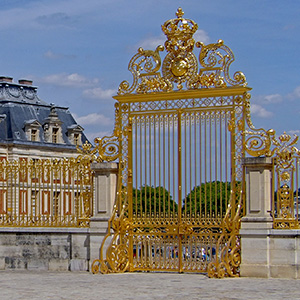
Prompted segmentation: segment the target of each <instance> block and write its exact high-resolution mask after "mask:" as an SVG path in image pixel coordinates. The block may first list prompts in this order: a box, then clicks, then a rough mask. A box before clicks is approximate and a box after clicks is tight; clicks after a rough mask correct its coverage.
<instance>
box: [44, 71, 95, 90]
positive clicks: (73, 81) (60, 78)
mask: <svg viewBox="0 0 300 300" xmlns="http://www.w3.org/2000/svg"><path fill="white" fill-rule="evenodd" d="M42 81H43V82H45V83H48V84H53V85H58V86H66V87H78V88H81V87H88V86H94V85H95V84H97V83H98V82H99V80H98V79H97V78H94V79H88V78H86V77H84V76H82V75H79V74H78V73H72V74H66V73H60V74H52V75H49V76H46V77H44V78H43V79H42Z"/></svg>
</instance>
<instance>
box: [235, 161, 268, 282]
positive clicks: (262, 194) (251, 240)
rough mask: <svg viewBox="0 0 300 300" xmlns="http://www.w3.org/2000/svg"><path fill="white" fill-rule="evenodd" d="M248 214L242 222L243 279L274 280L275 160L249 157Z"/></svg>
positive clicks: (247, 173)
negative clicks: (271, 245)
mask: <svg viewBox="0 0 300 300" xmlns="http://www.w3.org/2000/svg"><path fill="white" fill-rule="evenodd" d="M244 165H245V167H246V215H245V217H243V218H242V223H241V230H240V235H241V256H242V257H241V267H240V271H241V276H247V277H270V261H269V238H270V232H271V229H272V226H273V219H272V217H271V215H270V212H271V193H272V187H271V183H272V159H271V158H270V157H253V158H252V157H249V158H245V160H244Z"/></svg>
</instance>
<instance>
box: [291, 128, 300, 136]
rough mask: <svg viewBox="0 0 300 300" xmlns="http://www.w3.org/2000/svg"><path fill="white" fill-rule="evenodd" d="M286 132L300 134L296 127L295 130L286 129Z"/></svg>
mask: <svg viewBox="0 0 300 300" xmlns="http://www.w3.org/2000/svg"><path fill="white" fill-rule="evenodd" d="M288 134H293V135H294V134H296V135H299V134H300V130H298V129H296V130H289V131H288Z"/></svg>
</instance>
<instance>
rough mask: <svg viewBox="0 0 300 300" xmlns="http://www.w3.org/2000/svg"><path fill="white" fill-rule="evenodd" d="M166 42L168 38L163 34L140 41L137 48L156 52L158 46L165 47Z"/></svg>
mask: <svg viewBox="0 0 300 300" xmlns="http://www.w3.org/2000/svg"><path fill="white" fill-rule="evenodd" d="M165 41H166V37H165V35H164V34H163V33H162V34H161V35H160V36H156V37H154V36H152V37H148V38H146V39H144V40H142V41H140V42H139V43H138V44H137V45H136V46H135V48H136V49H138V48H140V47H142V48H143V49H145V50H155V49H156V47H157V46H159V45H164V43H165Z"/></svg>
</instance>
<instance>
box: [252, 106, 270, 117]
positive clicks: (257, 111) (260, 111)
mask: <svg viewBox="0 0 300 300" xmlns="http://www.w3.org/2000/svg"><path fill="white" fill-rule="evenodd" d="M250 110H251V114H253V115H256V116H257V117H260V118H270V117H272V116H273V113H272V112H270V111H268V110H266V109H265V108H264V107H262V106H261V105H258V104H252V105H251V106H250Z"/></svg>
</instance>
